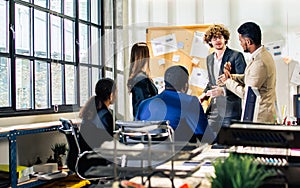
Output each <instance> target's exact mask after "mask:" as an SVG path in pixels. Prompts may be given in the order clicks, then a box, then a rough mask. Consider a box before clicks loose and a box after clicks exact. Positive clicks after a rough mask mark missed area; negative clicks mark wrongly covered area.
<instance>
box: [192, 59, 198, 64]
mask: <svg viewBox="0 0 300 188" xmlns="http://www.w3.org/2000/svg"><path fill="white" fill-rule="evenodd" d="M199 61H200V60H199V59H197V58H193V59H192V63H193V64H194V65H198V63H199Z"/></svg>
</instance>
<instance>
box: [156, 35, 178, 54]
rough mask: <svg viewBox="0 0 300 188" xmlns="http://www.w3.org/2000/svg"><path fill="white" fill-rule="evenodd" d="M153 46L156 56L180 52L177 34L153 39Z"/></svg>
mask: <svg viewBox="0 0 300 188" xmlns="http://www.w3.org/2000/svg"><path fill="white" fill-rule="evenodd" d="M151 46H152V50H153V55H154V56H159V55H163V54H167V53H171V52H176V51H177V50H178V48H177V42H176V36H175V34H169V35H165V36H161V37H158V38H155V39H152V40H151Z"/></svg>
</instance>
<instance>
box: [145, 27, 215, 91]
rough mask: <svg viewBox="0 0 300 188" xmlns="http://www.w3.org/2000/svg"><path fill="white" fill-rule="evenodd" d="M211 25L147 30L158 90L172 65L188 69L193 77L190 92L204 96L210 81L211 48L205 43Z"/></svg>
mask: <svg viewBox="0 0 300 188" xmlns="http://www.w3.org/2000/svg"><path fill="white" fill-rule="evenodd" d="M209 26H210V25H192V26H166V27H151V28H147V30H146V40H147V44H148V46H149V49H150V59H151V60H150V76H151V77H152V79H153V80H154V82H155V84H156V86H157V87H158V88H159V87H160V86H161V85H162V83H163V75H164V72H165V70H166V69H167V68H169V67H170V66H173V65H183V66H185V67H186V68H187V69H188V71H189V74H190V82H189V83H190V87H189V91H188V93H189V94H191V95H195V96H199V95H201V93H202V91H203V89H204V87H205V86H206V83H207V82H208V76H207V68H206V62H205V60H206V56H207V55H208V54H209V53H210V51H211V49H210V48H209V46H208V45H207V44H205V43H204V42H203V35H204V32H205V31H206V30H207V28H208V27H209Z"/></svg>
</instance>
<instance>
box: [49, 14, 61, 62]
mask: <svg viewBox="0 0 300 188" xmlns="http://www.w3.org/2000/svg"><path fill="white" fill-rule="evenodd" d="M50 21H51V26H50V27H51V58H52V59H58V60H61V59H62V58H61V18H60V17H58V16H53V15H51V16H50Z"/></svg>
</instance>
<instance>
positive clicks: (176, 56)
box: [172, 54, 180, 63]
mask: <svg viewBox="0 0 300 188" xmlns="http://www.w3.org/2000/svg"><path fill="white" fill-rule="evenodd" d="M172 61H173V62H176V63H178V62H179V61H180V55H178V54H174V55H173V57H172Z"/></svg>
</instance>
